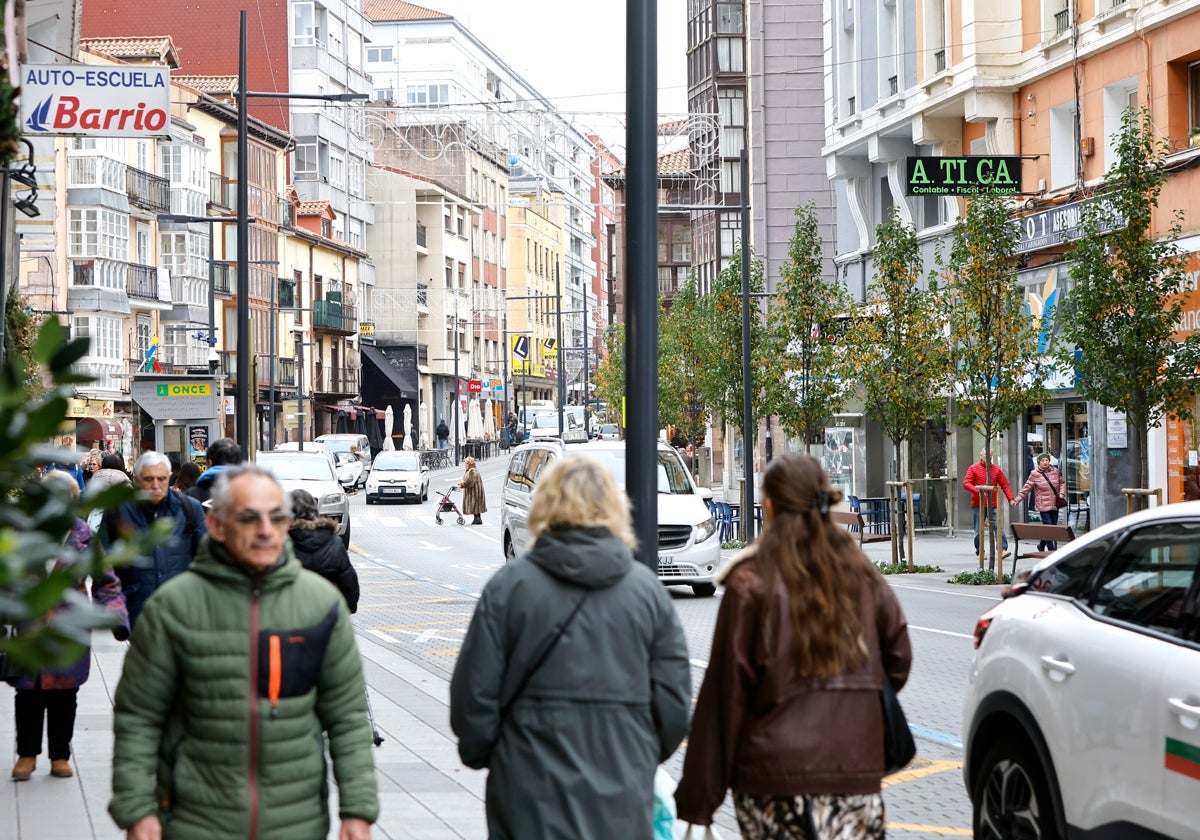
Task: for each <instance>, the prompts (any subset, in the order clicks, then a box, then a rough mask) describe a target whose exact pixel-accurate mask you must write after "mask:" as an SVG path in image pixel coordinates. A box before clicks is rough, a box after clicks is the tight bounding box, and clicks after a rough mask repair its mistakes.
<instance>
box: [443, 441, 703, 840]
mask: <svg viewBox="0 0 1200 840" xmlns="http://www.w3.org/2000/svg"><path fill="white" fill-rule="evenodd" d="M529 528H530V531H531V532H532V533H533V535H534V537H535V542H534V545H533V547H532V548H531V549H530V550H529V551H528V552H527V553H526V554H524V555H522V556H521V557H518V558H517V559H516V560H514V561H513V562H511V563H509V564H508V565H506V566H505V567H504V568H503V569H501V570H500V571H499V572H497V573H496V575H495V576H494V577H493V578H492V579H491V580H490V581H489V582H488V584H487V586H486V587H484V590H483V595H482V597H481V598H480V599H479V603H478V604H477V606H476V608H475V615H474V617H473V618H472V619H471V625H470V628H469V629H468V630H467V636H466V638H465V639H464V641H463V646H462V651H461V652H460V653H459V657H458V662H457V663H456V665H455V668H454V677H453V679H452V680H451V683H450V724H451V726H452V728H453V729H454V733H455V734H456V735H457V736H458V739H459V741H458V753H459V755H460V756H461V757H462V760H463V763H464V764H466V765H467V766H468V767H472V768H475V769H482V768H485V767H486V768H487V769H488V770H489V771H490V773H489V775H488V780H487V795H486V807H487V822H488V834H489V836H490V837H491V838H492V840H506V839H507V838H520V840H531V839H532V840H536V838H550V837H556V838H557V837H572V838H612V837H622V838H624V837H628V838H648V837H650V836H652V834H653V826H652V817H653V810H654V804H653V792H654V771H655V768H656V766H657V765H658V764H659V763H660V762H662V761H665V760H666V759H667V758H668V757H670V755H671V754H672V753H673V752H674V751H675V748H676V747H677V746H679V743H680V741H682V740H683V736H684V734H685V733H686V731H687V725H688V711H689V707H690V699H691V674H690V671H689V666H688V653H687V642H686V641H685V639H684V636H683V629H682V628H681V626H680V624H679V618H678V616H677V615H676V612H675V606H674V604H672V603H671V598H670V596H669V595H668V594H667V592H666V590H665V589H664V588H663V586H662V584H661V583H659V582H658V578H657V577H656V576H655V575H654V573H653V572H651V571H650V570H649V569H648V568H646V566H644V565H643V564H641V563H639V562H636V561H635V560H634V559H633V555H632V554H631V552H630V547H631V546H632V545H633V543H634V540H633V535H632V532H631V530H630V524H629V503H628V500H627V499H626V498H625V494H624V493H623V492H621V490H620V489H619V488H618V487H617V484H616V481H615V480H614V478H613V476H612V474H611V473H609V471H608V470H607V468H605V467H604V465H603V464H601V463H600V462H599V461H597V460H595V459H594V458H590V457H588V456H584V455H577V456H572V457H570V458H564V459H562V460H561V461H560V462H559V463H558V464H556V465H555V466H553V467H552V468H551V469H550V471H549V472H547V473H546V474H545V475H544V476H543V477H542V478H541V479H540V480H539V482H538V488H537V490H536V491H535V492H534V496H533V504H532V506H531V508H530V512H529Z"/></svg>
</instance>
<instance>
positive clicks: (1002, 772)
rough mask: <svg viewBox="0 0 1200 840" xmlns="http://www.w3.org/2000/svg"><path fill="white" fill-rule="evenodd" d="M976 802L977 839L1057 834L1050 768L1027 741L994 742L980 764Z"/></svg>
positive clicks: (1035, 838)
mask: <svg viewBox="0 0 1200 840" xmlns="http://www.w3.org/2000/svg"><path fill="white" fill-rule="evenodd" d="M971 801H972V803H973V804H974V810H975V816H974V826H975V838H976V840H1008V838H1012V837H1022V838H1030V840H1038V838H1052V837H1057V836H1058V832H1057V829H1056V828H1055V823H1056V821H1055V816H1054V815H1055V804H1054V803H1055V799H1054V793H1053V792H1052V790H1051V788H1050V783H1049V782H1048V781H1047V778H1046V770H1045V768H1044V767H1042V763H1041V761H1039V760H1038V757H1037V754H1036V753H1035V752H1034V750H1033V747H1032V746H1030V745H1029V743H1028V742H1027V741H1023V740H1019V739H1013V740H1006V741H1001V742H999V743H996V744H993V745H992V747H991V749H989V750H988V751H987V753H986V755H985V756H984V759H983V763H982V764H981V765H980V766H979V774H978V776H976V778H975V789H974V790H973V791H971Z"/></svg>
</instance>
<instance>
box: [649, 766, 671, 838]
mask: <svg viewBox="0 0 1200 840" xmlns="http://www.w3.org/2000/svg"><path fill="white" fill-rule="evenodd" d="M654 840H676V835H675V780H674V779H672V778H671V777H670V776H669V775H668V774H667V771H666V770H664V769H662V767H661V766H660V767H659V768H658V769H657V770H655V771H654Z"/></svg>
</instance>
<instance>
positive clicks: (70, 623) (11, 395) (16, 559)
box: [0, 318, 171, 670]
mask: <svg viewBox="0 0 1200 840" xmlns="http://www.w3.org/2000/svg"><path fill="white" fill-rule="evenodd" d="M87 350H88V342H87V340H86V339H77V340H75V341H71V342H67V341H66V333H65V330H64V329H63V327H62V325H61V324H59V323H58V321H56V320H55V319H53V318H51V319H48V320H47V321H46V322H45V323H44V324H43V325H42V327H41V329H40V331H39V333H38V336H37V340H36V342H35V343H34V345H33V348H32V356H33V359H34V361H35V362H36V363H37V364H38V365H41V366H44V367H45V369H46V373H47V377H48V381H49V383H50V384H49V387H48V388H46V389H45V390H44V391H43V392H42V393H40V394H31V393H30V392H29V390H28V388H27V387H26V385H25V383H26V380H27V373H26V370H25V361H24V359H23V358H22V356H21V354H19V353H12V354H10V355H9V356H7V357H6V359H5V360H4V363H3V365H0V622H3V623H4V624H10V625H20V626H21V627H22V630H21V634H20V635H18V636H16V637H15V638H13V639H7V640H6V639H3V638H0V652H3V653H4V654H6V655H7V656H9V657H10V658H11V659H12V661H13V662H15V663H16V664H17V665H19V666H21V667H23V668H25V669H26V670H37V669H38V668H39V667H40V666H42V665H54V664H64V663H68V662H72V661H74V660H75V659H77V658H78V657H79V655H80V653H81V652H82V650H83V646H84V645H85V644H87V641H88V636H89V633H90V632H91V630H92V629H93V628H96V627H107V626H111V625H112V619H111V617H110V615H109V614H108V613H107V611H105V610H103V609H102V608H99V607H93V606H92V604H91V603H90V602H89V601H88V599H87V598H86V597H85V596H84V595H82V593H79V592H77V591H75V589H74V588H73V587H74V585H75V583H76V581H78V580H79V579H80V578H83V577H85V576H87V575H92V574H97V573H98V572H99V571H100V570H101V569H103V568H105V567H108V566H117V565H121V564H123V563H128V562H130V561H131V560H132V559H133V558H134V557H136V556H138V555H139V554H144V553H146V552H147V551H149V550H150V549H151V548H153V546H154V545H156V544H160V543H162V542H163V541H165V540H166V539H168V538H169V536H170V529H171V525H170V523H167V522H162V523H156V525H155V526H154V527H153V528H151V529H150V530H149V531H147V532H146V533H144V534H141V535H138V536H137V537H136V538H134V539H132V540H130V541H127V542H124V543H119V544H117V545H115V546H114V547H113V548H114V550H113V551H112V552H110V553H109V554H108V555H107V556H104V555H103V554H102V553H101V550H100V547H99V545H98V543H99V541H98V540H93V541H92V542H93V545H92V547H91V548H89V549H88V550H87V551H85V552H82V553H77V552H75V551H74V550H72V549H70V548H68V547H67V546H66V545H65V542H64V541H65V539H66V537H67V534H68V533H69V532H70V530H71V527H72V526H73V524H74V522H75V520H76V518H86V517H87V515H88V513H89V512H90V511H92V510H96V509H106V508H109V507H113V506H115V505H117V504H119V503H120V502H122V501H127V500H130V499H133V498H136V495H137V494H136V491H134V490H133V489H132V488H129V487H114V488H112V489H110V490H106V491H104V492H103V493H100V494H97V495H95V496H92V497H90V498H88V499H86V500H78V499H75V498H73V497H72V496H70V495H69V494H67V493H66V492H65V491H63V490H62V489H61V488H60V487H59V486H58V485H57V484H47V483H45V482H42V481H39V480H38V473H39V471H40V470H41V468H43V467H45V466H46V465H48V464H55V463H73V462H74V461H75V459H76V458H77V455H76V454H75V453H74V452H71V451H64V450H59V449H56V448H54V447H52V446H51V445H50V444H49V441H50V440H51V439H52V438H53V437H54V436H55V435H56V434H57V433H58V431H59V427H60V426H61V425H62V422H63V420H65V419H66V417H67V398H68V397H70V396H71V395H72V394H73V393H74V386H75V385H78V384H85V383H87V382H89V381H90V379H89V378H88V377H86V376H83V375H80V374H78V373H75V372H74V371H73V370H72V365H74V364H75V363H77V362H78V361H79V360H80V359H81V358H82V357H83V356H84V355H86V354H87ZM48 570H49V571H48ZM64 601H65V602H66V603H67V604H69V605H70V609H66V610H57V611H56V612H55V614H54V616H53V617H52V618H48V617H47V614H48V612H49V611H51V610H52V609H53V608H55V607H57V606H58V605H59V604H60V603H62V602H64Z"/></svg>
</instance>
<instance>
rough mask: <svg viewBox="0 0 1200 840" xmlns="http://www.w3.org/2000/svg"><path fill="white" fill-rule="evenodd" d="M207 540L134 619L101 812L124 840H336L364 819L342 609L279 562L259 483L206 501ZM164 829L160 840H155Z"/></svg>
mask: <svg viewBox="0 0 1200 840" xmlns="http://www.w3.org/2000/svg"><path fill="white" fill-rule="evenodd" d="M211 502H212V509H211V510H210V511H209V513H208V534H209V536H208V538H207V539H205V540H204V542H203V544H202V545H201V546H200V552H199V553H198V554H197V556H196V560H195V562H194V563H193V564H192V566H191V568H190V569H189V570H188V571H187V573H185V574H183V575H180V576H179V577H177V578H175V579H174V580H171V581H169V582H168V583H167V584H166V585H165V586H163V587H162V588H161V589H160V590H159V591H158V592H157V593H155V595H154V597H153V598H151V599H150V601H149V602H148V603H147V604H146V609H145V611H144V612H143V613H142V619H141V623H142V625H143V626H144V627H145V629H144V630H138V631H137V632H136V633H134V634H133V641H132V643H131V645H130V648H129V653H128V655H127V656H126V657H125V665H124V669H123V671H122V673H121V681H120V683H119V684H118V686H117V692H116V699H115V703H114V716H113V731H114V734H115V740H114V748H113V773H112V781H113V795H112V800H111V801H110V802H109V806H108V810H109V813H110V814H111V815H112V817H113V819H114V820H115V821H116V823H117V825H118V826H120V827H121V828H123V829H125V830H126V832H127V836H128V838H129V840H144V838H154V840H157V838H160V837H162V836H166V837H169V838H172V840H214V838H226V837H263V838H266V837H278V838H283V837H286V838H293V837H296V838H324V837H326V836H327V834H328V833H329V821H330V817H329V809H328V802H329V790H328V776H327V771H326V742H328V755H329V757H330V759H331V760H332V765H333V778H334V779H336V781H337V797H338V801H339V804H338V814H339V815H340V817H341V831H340V834H339V835H338V836H339V838H340V840H367V838H369V837H370V835H371V823H373V822H374V821H375V819H376V817H377V816H378V814H379V802H378V794H377V791H376V783H375V770H374V767H373V765H372V757H371V725H370V723H369V721H368V718H367V698H366V691H365V684H364V681H363V671H362V662H361V660H360V659H359V655H358V650H357V649H356V647H355V644H354V629H353V628H352V627H351V625H350V614H349V612H348V611H347V610H346V605H345V603H344V601H343V600H342V597H341V596H340V595H339V594H338V593H337V592H336V591H334V589H333V588H332V587H330V586H328V585H327V584H326V583H325V582H324V581H321V580H319V579H317V577H316V576H314V575H309V574H304V572H303V569H302V568H301V566H300V563H299V561H297V560H296V558H295V557H294V556H293V555H292V552H291V551H289V550H288V549H287V533H288V526H289V525H290V524H291V521H292V515H291V511H290V510H289V509H288V504H287V497H286V496H285V494H284V492H283V488H282V487H280V485H279V482H278V481H277V480H276V479H275V477H274V476H273V475H271V473H270V472H268V471H267V470H264V469H263V468H262V467H259V466H256V465H253V464H246V465H242V466H238V467H234V468H232V469H229V470H226V471H225V472H224V473H222V475H221V476H220V477H219V478H218V479H217V482H216V486H215V487H213V493H212V499H211ZM164 829H165V831H164Z"/></svg>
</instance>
